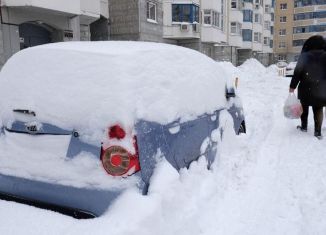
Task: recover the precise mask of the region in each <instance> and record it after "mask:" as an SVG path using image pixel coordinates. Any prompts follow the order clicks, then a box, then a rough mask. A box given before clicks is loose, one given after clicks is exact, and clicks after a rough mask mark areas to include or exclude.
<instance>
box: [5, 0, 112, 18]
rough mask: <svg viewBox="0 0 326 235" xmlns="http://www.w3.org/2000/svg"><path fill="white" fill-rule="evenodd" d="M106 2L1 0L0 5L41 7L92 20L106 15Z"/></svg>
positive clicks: (86, 0)
mask: <svg viewBox="0 0 326 235" xmlns="http://www.w3.org/2000/svg"><path fill="white" fill-rule="evenodd" d="M107 2H108V0H69V1H67V0H46V1H44V0H3V1H2V6H5V7H15V8H29V9H31V10H33V9H37V10H38V11H42V9H43V11H44V12H49V11H52V12H56V13H57V14H61V15H66V16H76V15H79V16H82V19H85V20H86V21H87V20H91V21H92V20H94V19H98V18H99V17H100V15H101V14H102V15H104V16H106V15H107V16H108V13H107V12H108V9H105V8H106V7H107ZM107 8H108V7H107ZM83 17H84V18H83ZM85 23H86V22H85Z"/></svg>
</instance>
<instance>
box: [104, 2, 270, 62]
mask: <svg viewBox="0 0 326 235" xmlns="http://www.w3.org/2000/svg"><path fill="white" fill-rule="evenodd" d="M109 5H110V27H111V39H113V40H141V41H155V42H165V43H171V44H176V45H180V46H184V47H188V48H191V49H195V50H198V51H200V52H202V53H204V54H206V55H207V56H210V57H211V58H213V59H215V60H224V61H230V62H232V63H233V64H239V63H242V62H243V61H245V60H246V59H248V58H250V57H256V58H257V59H258V60H260V61H261V62H262V63H263V64H265V65H268V64H269V63H270V58H273V56H272V52H273V51H272V41H273V39H272V33H271V29H272V26H273V22H272V13H273V5H272V0H265V2H263V0H134V1H128V0H110V2H109Z"/></svg>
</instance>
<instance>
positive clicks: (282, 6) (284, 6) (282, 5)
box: [280, 3, 288, 10]
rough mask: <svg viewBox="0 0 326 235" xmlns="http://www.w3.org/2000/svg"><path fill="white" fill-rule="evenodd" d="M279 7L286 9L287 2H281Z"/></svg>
mask: <svg viewBox="0 0 326 235" xmlns="http://www.w3.org/2000/svg"><path fill="white" fill-rule="evenodd" d="M280 8H281V10H286V9H288V4H287V3H281V4H280Z"/></svg>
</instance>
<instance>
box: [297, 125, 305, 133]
mask: <svg viewBox="0 0 326 235" xmlns="http://www.w3.org/2000/svg"><path fill="white" fill-rule="evenodd" d="M297 129H298V130H300V131H302V132H307V127H302V126H297Z"/></svg>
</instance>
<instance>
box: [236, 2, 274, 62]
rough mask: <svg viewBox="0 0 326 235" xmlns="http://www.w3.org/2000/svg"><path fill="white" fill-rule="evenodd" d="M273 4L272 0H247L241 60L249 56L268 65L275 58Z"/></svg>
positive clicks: (240, 52) (244, 11)
mask: <svg viewBox="0 0 326 235" xmlns="http://www.w3.org/2000/svg"><path fill="white" fill-rule="evenodd" d="M272 13H273V4H272V1H271V0H265V1H263V0H245V1H244V5H243V25H242V39H243V45H242V47H241V48H239V49H238V51H239V62H240V63H242V62H243V61H245V60H246V59H247V58H249V57H254V58H257V59H258V60H259V61H260V62H262V63H263V64H265V65H268V64H269V63H270V61H271V59H272V58H273V55H272V54H273V50H272V43H273V39H272V33H271V29H272V27H273V18H272Z"/></svg>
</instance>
